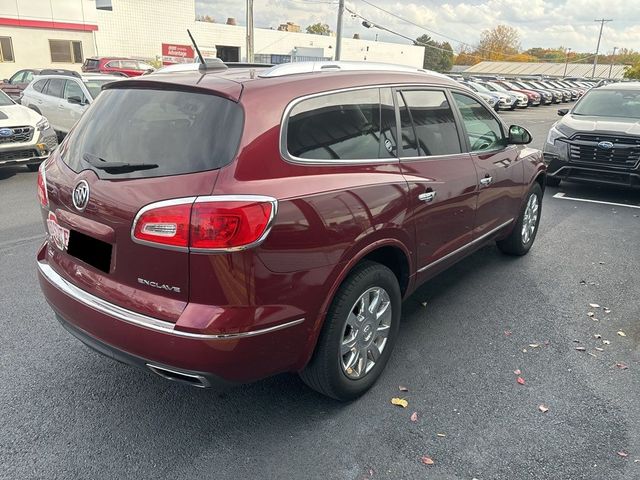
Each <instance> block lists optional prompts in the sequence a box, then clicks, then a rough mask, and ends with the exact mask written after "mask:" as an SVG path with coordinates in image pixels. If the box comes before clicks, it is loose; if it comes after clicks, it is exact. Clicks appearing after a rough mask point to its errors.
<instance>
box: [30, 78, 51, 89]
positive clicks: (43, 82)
mask: <svg viewBox="0 0 640 480" xmlns="http://www.w3.org/2000/svg"><path fill="white" fill-rule="evenodd" d="M48 81H49V80H38V81H37V82H36V83H34V84H33V89H34V90H35V91H36V92H42V91H43V90H44V87H45V85H46V84H47V82H48Z"/></svg>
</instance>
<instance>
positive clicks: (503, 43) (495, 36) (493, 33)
mask: <svg viewBox="0 0 640 480" xmlns="http://www.w3.org/2000/svg"><path fill="white" fill-rule="evenodd" d="M477 51H478V53H480V54H481V55H482V56H483V57H485V59H487V60H505V57H508V56H509V55H515V54H517V53H518V52H519V51H520V34H519V33H518V30H516V29H515V28H513V27H510V26H508V25H498V26H497V27H495V28H493V29H491V30H483V32H482V34H481V35H480V43H479V44H478V48H477ZM507 60H508V59H507Z"/></svg>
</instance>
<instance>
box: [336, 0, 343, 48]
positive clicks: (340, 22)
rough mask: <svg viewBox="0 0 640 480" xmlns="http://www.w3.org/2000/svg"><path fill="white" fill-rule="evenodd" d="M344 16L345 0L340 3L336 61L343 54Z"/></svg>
mask: <svg viewBox="0 0 640 480" xmlns="http://www.w3.org/2000/svg"><path fill="white" fill-rule="evenodd" d="M343 15H344V0H340V2H339V3H338V27H337V28H336V61H338V60H340V55H341V54H342V17H343Z"/></svg>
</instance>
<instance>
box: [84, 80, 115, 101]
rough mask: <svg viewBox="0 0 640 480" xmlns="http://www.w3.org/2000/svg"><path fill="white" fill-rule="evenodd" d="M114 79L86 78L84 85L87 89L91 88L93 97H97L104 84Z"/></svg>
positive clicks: (90, 91)
mask: <svg viewBox="0 0 640 480" xmlns="http://www.w3.org/2000/svg"><path fill="white" fill-rule="evenodd" d="M113 81H114V80H85V81H84V86H85V87H87V90H89V93H90V94H91V98H93V99H96V98H98V95H100V92H101V91H102V86H103V85H106V84H107V83H111V82H113Z"/></svg>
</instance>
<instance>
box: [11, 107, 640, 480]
mask: <svg viewBox="0 0 640 480" xmlns="http://www.w3.org/2000/svg"><path fill="white" fill-rule="evenodd" d="M555 112H556V108H554V107H536V108H528V109H526V110H518V111H514V112H504V113H501V115H502V116H503V118H504V119H505V121H506V122H507V123H518V124H521V125H523V126H525V127H527V128H529V129H530V130H531V132H532V133H533V135H534V138H535V140H534V144H533V145H534V146H535V147H538V148H540V147H542V145H543V142H544V140H545V137H546V133H547V131H548V129H549V127H550V125H551V123H552V122H553V121H555V119H556V118H557V117H556V115H555ZM35 179H36V174H35V173H29V172H28V171H27V170H26V168H24V167H22V168H18V167H16V168H9V169H4V170H0V201H1V204H2V209H1V210H0V220H1V225H2V228H1V229H0V272H2V275H1V276H0V288H2V291H3V295H2V297H1V298H2V300H1V302H2V304H1V308H0V311H1V312H2V326H3V332H2V335H0V362H1V368H0V385H1V386H2V388H0V418H2V429H0V464H2V465H3V468H2V469H0V478H11V479H16V478H20V479H27V478H34V479H35V478H154V479H157V478H180V479H182V478H216V479H218V478H219V479H223V478H292V479H293V478H324V479H328V478H335V479H352V478H353V479H364V478H409V479H413V478H435V479H469V480H471V479H472V478H474V477H475V478H477V479H479V480H485V479H541V478H545V479H547V478H548V479H583V478H584V479H603V478H606V479H634V478H639V477H640V462H635V460H639V461H640V435H639V434H638V432H640V405H639V404H638V402H637V398H638V393H639V392H640V373H639V371H640V347H639V346H638V345H639V342H640V305H639V302H638V297H639V295H640V287H639V286H638V282H637V279H638V278H640V250H638V248H637V239H638V238H639V235H638V232H639V231H640V218H639V217H640V208H633V207H640V192H629V191H619V190H614V189H610V188H606V187H593V186H585V185H577V184H565V183H563V184H562V185H561V186H560V187H559V188H557V189H556V188H550V189H548V191H547V194H546V196H545V200H544V204H543V215H542V222H541V225H540V231H539V233H538V238H537V240H536V244H535V245H534V247H533V249H532V251H531V253H530V254H529V255H528V256H526V257H523V258H509V257H505V256H503V255H501V254H499V253H498V251H497V249H496V248H495V247H489V248H484V249H483V250H481V251H480V252H478V253H476V254H475V255H473V256H471V257H470V258H468V259H466V260H464V261H462V262H461V263H459V264H458V265H457V266H455V267H453V268H452V269H451V270H449V271H448V272H445V273H444V274H442V275H440V276H439V277H437V278H436V279H434V280H433V281H431V282H429V283H428V284H427V285H425V286H423V287H422V288H421V289H420V290H419V291H418V292H417V293H416V294H414V295H413V296H412V297H411V298H410V299H409V300H408V301H407V302H406V303H405V305H404V313H403V318H402V321H403V324H402V326H401V333H400V338H399V340H398V344H397V346H396V349H395V351H394V353H393V355H392V358H391V361H390V363H389V365H388V367H387V369H386V371H385V373H384V374H383V375H382V377H381V379H380V381H379V382H378V383H377V384H376V385H375V386H374V387H373V389H372V390H371V391H370V392H369V393H367V394H366V395H365V396H364V397H362V398H361V399H360V400H358V401H355V402H352V403H350V404H340V403H336V402H333V401H331V400H328V399H326V398H324V397H321V396H320V395H318V394H316V393H314V392H312V391H311V390H309V389H308V388H307V387H305V386H304V385H303V384H302V382H301V381H300V380H298V379H297V377H295V376H293V375H282V376H279V377H276V378H273V379H269V380H266V381H263V382H260V383H256V384H253V385H248V386H241V387H237V388H234V389H227V390H224V391H221V390H217V391H206V390H198V389H190V388H186V387H182V386H179V385H175V384H172V383H168V382H165V381H162V380H161V379H160V378H155V377H153V376H151V375H149V374H147V373H145V372H142V371H138V370H135V369H133V368H131V367H127V366H124V365H120V364H117V363H114V362H109V361H107V360H106V359H104V358H102V357H100V356H99V355H97V354H95V353H93V352H91V351H89V350H88V349H87V348H86V347H84V346H83V345H82V344H80V343H79V342H78V341H77V340H75V339H74V338H73V337H71V336H70V335H68V334H67V333H66V332H65V331H64V330H63V329H62V327H61V326H60V325H59V324H57V322H55V320H54V318H53V315H52V313H51V311H50V309H49V308H48V306H47V305H46V304H45V302H44V299H43V297H42V295H41V294H40V289H39V288H38V286H37V282H36V276H35V251H36V249H37V247H38V245H39V243H40V241H41V239H42V237H43V234H42V231H43V227H42V222H41V219H40V213H39V210H38V208H39V207H38V205H37V200H36V198H35V189H36V186H35ZM559 192H560V193H564V194H565V195H564V197H563V198H554V195H555V194H557V193H559ZM571 198H578V199H587V200H593V201H597V202H601V201H604V202H611V203H616V204H626V205H629V206H628V207H626V206H620V205H610V204H606V203H591V202H584V201H573V200H571ZM425 302H426V305H425ZM590 303H594V304H598V305H600V306H601V307H600V308H591V307H590V306H589V304H590ZM603 307H608V308H609V309H610V310H611V311H610V313H605V312H604V308H603ZM590 311H592V312H594V317H595V318H597V321H596V320H594V319H593V318H594V317H589V316H588V315H587V313H588V312H590ZM617 332H622V333H624V334H625V336H621V335H619V334H618V333H617ZM594 335H596V336H600V337H601V338H595V337H594ZM603 340H606V341H608V342H610V343H609V344H606V343H604V342H603ZM580 347H584V348H585V351H580V350H576V348H580ZM596 348H598V349H602V350H603V351H599V350H596ZM525 350H526V352H525ZM624 367H627V368H624ZM516 370H520V371H521V373H520V375H519V376H520V377H521V378H523V379H524V380H525V383H524V385H520V384H518V383H517V382H516V378H517V377H518V375H516V374H515V373H514V371H516ZM400 385H402V386H404V387H406V388H407V389H408V392H401V391H399V389H398V387H399V386H400ZM392 397H402V398H405V399H406V400H407V401H408V402H409V406H408V408H406V409H402V408H400V407H396V406H393V405H391V403H390V400H391V398H392ZM540 405H545V406H546V407H548V408H549V410H548V412H546V413H542V412H541V411H540V410H539V406H540ZM413 412H417V421H416V422H412V421H411V419H410V417H411V414H412V413H413ZM438 434H441V435H444V436H438ZM618 452H620V453H618ZM621 454H627V455H628V456H627V457H624V456H622V455H621ZM425 455H427V456H429V457H431V458H432V459H433V460H434V462H435V464H434V465H431V466H427V465H424V464H423V463H422V462H421V458H422V457H423V456H425Z"/></svg>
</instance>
